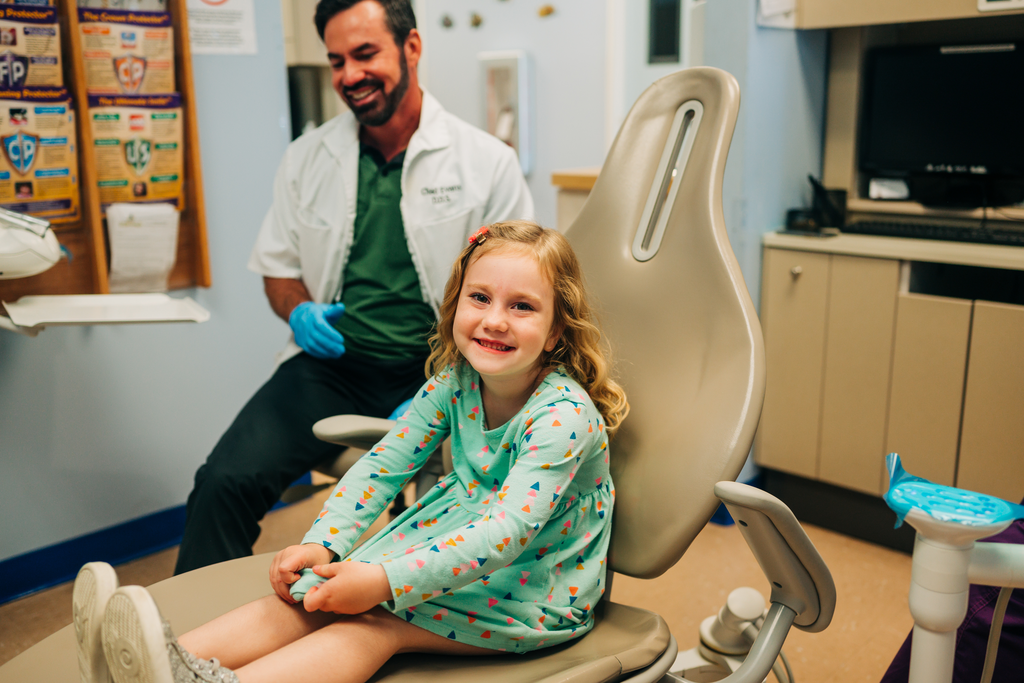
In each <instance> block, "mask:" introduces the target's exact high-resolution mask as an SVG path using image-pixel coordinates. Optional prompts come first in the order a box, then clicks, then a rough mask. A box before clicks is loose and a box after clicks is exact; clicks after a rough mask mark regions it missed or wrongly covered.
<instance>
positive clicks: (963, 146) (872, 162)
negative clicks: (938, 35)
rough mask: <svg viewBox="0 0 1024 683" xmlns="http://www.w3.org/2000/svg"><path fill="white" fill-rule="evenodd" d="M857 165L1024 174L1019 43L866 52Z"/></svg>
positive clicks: (1023, 58)
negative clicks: (858, 163) (858, 162)
mask: <svg viewBox="0 0 1024 683" xmlns="http://www.w3.org/2000/svg"><path fill="white" fill-rule="evenodd" d="M866 67H867V68H866V71H865V83H864V95H865V98H864V109H863V115H862V119H861V123H862V129H861V136H860V138H861V139H860V142H861V145H860V167H861V169H862V170H864V171H868V172H873V173H880V174H885V173H890V174H897V175H904V174H909V173H968V174H990V175H993V174H994V175H1009V176H1024V43H1021V44H1019V45H1015V44H1013V43H1004V44H996V45H961V46H937V45H936V46H913V47H905V46H904V47H896V48H892V47H888V48H876V49H875V50H872V51H871V52H870V53H869V54H868V59H867V64H866Z"/></svg>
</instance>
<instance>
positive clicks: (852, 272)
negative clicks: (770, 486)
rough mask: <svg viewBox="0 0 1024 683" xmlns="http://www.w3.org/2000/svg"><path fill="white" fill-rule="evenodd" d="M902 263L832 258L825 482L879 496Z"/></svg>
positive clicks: (824, 409) (824, 413)
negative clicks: (900, 266)
mask: <svg viewBox="0 0 1024 683" xmlns="http://www.w3.org/2000/svg"><path fill="white" fill-rule="evenodd" d="M898 286H899V262H898V261H890V260H885V259H873V258H861V257H857V256H839V255H834V256H833V257H832V271H831V283H830V287H829V302H828V322H827V324H826V339H827V343H826V347H825V376H824V390H823V391H822V398H821V404H822V405H821V415H822V419H821V424H822V427H821V454H820V456H819V462H818V476H819V478H820V479H822V480H823V481H827V482H829V483H832V484H838V485H839V486H845V487H846V488H851V489H855V490H858V491H863V492H864V493H871V494H875V495H879V494H881V493H882V478H883V473H884V456H885V425H886V417H887V414H888V403H889V371H890V362H891V359H892V339H893V326H894V324H895V312H896V296H897V290H898Z"/></svg>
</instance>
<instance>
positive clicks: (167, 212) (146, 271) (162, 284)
mask: <svg viewBox="0 0 1024 683" xmlns="http://www.w3.org/2000/svg"><path fill="white" fill-rule="evenodd" d="M107 235H108V236H109V238H110V291H111V292H112V293H123V292H166V291H167V277H168V276H169V275H170V274H171V269H172V268H174V261H175V259H176V258H177V254H178V211H177V209H175V208H174V207H173V206H171V205H170V204H162V203H160V204H111V205H110V206H109V207H107Z"/></svg>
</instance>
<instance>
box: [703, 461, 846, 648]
mask: <svg viewBox="0 0 1024 683" xmlns="http://www.w3.org/2000/svg"><path fill="white" fill-rule="evenodd" d="M715 495H716V496H718V497H719V498H720V499H722V502H724V503H725V506H726V508H727V509H728V510H729V513H730V514H731V515H732V517H733V519H735V520H736V524H737V525H738V526H739V530H740V533H741V534H742V535H743V538H744V540H746V542H747V545H748V546H750V550H751V552H753V553H754V558H755V559H757V563H758V564H759V565H761V569H762V571H764V573H765V576H766V577H767V578H768V581H769V583H771V585H772V594H771V602H772V603H781V604H783V605H786V606H787V607H789V608H790V609H791V610H792V611H793V612H795V613H796V614H795V619H794V623H793V625H794V626H796V627H797V628H799V629H801V630H803V631H809V632H811V633H817V632H819V631H823V630H824V629H825V627H827V626H828V625H829V623H830V622H831V621H832V614H833V612H834V611H835V607H836V585H835V582H834V581H833V580H832V573H831V572H829V570H828V567H827V566H826V565H825V561H824V560H822V559H821V555H819V554H818V550H817V549H816V548H815V547H814V544H813V543H811V539H809V538H807V534H806V533H805V532H804V530H803V527H801V526H800V522H798V521H797V519H796V517H795V516H794V515H793V512H792V510H790V509H789V508H788V507H787V506H786V504H785V503H783V502H782V501H781V500H779V499H778V498H776V497H775V496H773V495H771V494H770V493H767V492H765V491H762V490H760V489H757V488H754V487H753V486H747V485H746V484H739V483H737V482H734V481H720V482H718V483H717V484H715Z"/></svg>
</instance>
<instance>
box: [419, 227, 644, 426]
mask: <svg viewBox="0 0 1024 683" xmlns="http://www.w3.org/2000/svg"><path fill="white" fill-rule="evenodd" d="M501 248H511V249H516V250H519V251H521V252H523V253H526V254H530V255H531V256H533V257H535V258H536V259H537V263H538V264H539V265H540V268H541V271H542V272H544V273H545V274H546V275H547V277H548V280H549V281H550V282H551V283H552V286H553V288H554V293H555V310H554V321H553V325H554V326H555V328H556V329H561V331H562V332H561V335H560V336H559V338H558V342H557V344H556V345H555V348H554V350H552V351H551V352H550V353H549V352H543V353H542V354H541V365H542V367H544V368H552V369H554V368H557V367H559V366H561V367H563V368H565V370H566V371H567V372H568V373H569V374H570V375H571V376H572V377H573V378H574V379H575V380H576V381H577V382H579V383H580V384H581V385H583V388H584V389H586V390H587V393H588V394H589V395H590V398H591V400H592V401H593V402H594V405H596V406H597V409H598V410H599V411H600V412H601V416H602V417H603V418H604V422H605V428H606V429H607V430H608V432H609V433H612V432H614V431H615V430H616V429H617V428H618V426H619V425H620V424H621V423H622V421H623V420H624V419H625V417H626V415H627V414H628V413H629V402H628V401H627V400H626V392H625V391H623V389H622V387H621V386H619V384H618V383H617V382H616V381H615V380H613V379H612V378H611V376H610V370H611V360H610V357H611V354H610V352H609V350H608V349H607V345H606V344H604V343H602V340H601V331H600V330H599V329H598V328H597V326H596V325H595V324H594V322H593V312H592V310H591V306H590V302H589V300H588V298H587V292H586V287H585V285H584V281H583V272H582V270H581V269H580V264H579V261H577V259H576V254H575V253H574V252H573V250H572V247H571V246H570V245H569V241H568V240H567V239H565V237H564V236H563V235H562V234H561V233H559V232H557V231H555V230H550V229H546V228H542V227H541V226H539V225H537V224H536V223H533V222H530V221H521V220H518V221H504V222H501V223H494V224H492V225H489V226H487V230H486V231H483V232H482V233H477V239H475V240H473V241H471V242H470V244H469V246H467V247H466V248H465V249H463V250H462V253H461V254H460V255H459V258H458V259H456V261H455V264H454V265H453V266H452V272H451V276H450V277H449V278H448V284H446V285H445V288H444V299H443V300H442V302H441V309H440V314H441V316H440V320H439V321H438V324H437V327H436V328H435V330H434V333H433V334H432V335H431V337H430V357H429V358H427V365H426V368H427V375H428V376H430V377H433V376H434V375H436V374H438V373H440V372H443V371H444V370H445V368H448V367H449V366H460V365H462V364H464V363H465V362H466V359H465V358H464V357H463V356H462V354H461V353H459V349H458V347H457V346H456V345H455V338H454V335H453V331H452V330H453V325H454V321H455V310H456V309H457V308H458V303H459V293H460V292H461V291H462V282H463V278H464V277H465V274H466V269H467V268H468V267H469V264H470V263H472V262H473V261H475V260H476V259H478V258H480V257H481V256H483V255H484V254H486V253H488V252H490V251H494V250H496V249H501Z"/></svg>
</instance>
